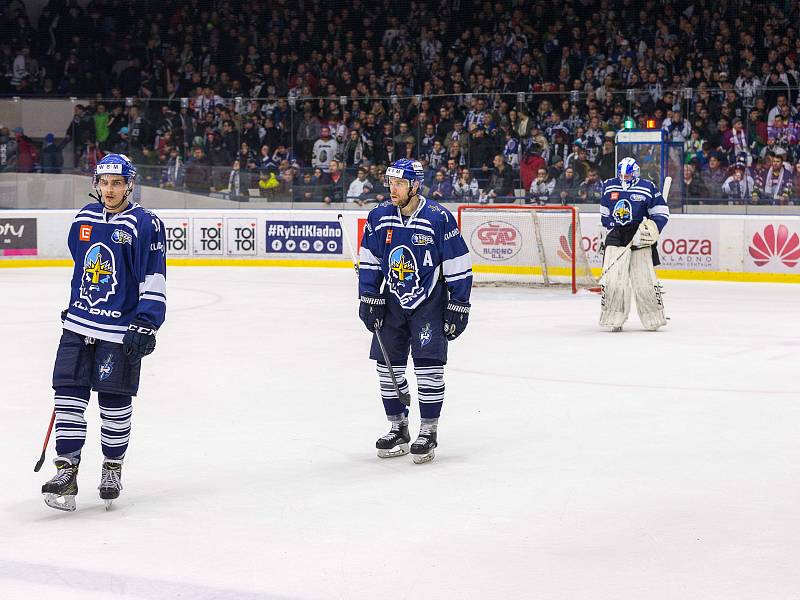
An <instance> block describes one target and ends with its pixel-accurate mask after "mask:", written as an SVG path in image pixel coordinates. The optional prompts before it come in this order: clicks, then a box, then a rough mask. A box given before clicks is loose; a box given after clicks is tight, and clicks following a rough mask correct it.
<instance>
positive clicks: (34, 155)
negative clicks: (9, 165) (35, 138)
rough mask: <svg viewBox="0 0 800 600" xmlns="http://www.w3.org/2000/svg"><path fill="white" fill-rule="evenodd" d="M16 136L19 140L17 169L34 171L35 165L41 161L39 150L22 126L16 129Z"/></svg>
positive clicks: (19, 170)
mask: <svg viewBox="0 0 800 600" xmlns="http://www.w3.org/2000/svg"><path fill="white" fill-rule="evenodd" d="M14 136H15V137H16V140H17V171H18V172H20V173H32V172H33V167H34V165H36V164H37V163H38V162H39V151H38V150H37V149H36V146H35V145H34V143H33V142H32V141H31V138H29V137H28V136H27V135H25V131H23V129H22V127H16V128H15V129H14Z"/></svg>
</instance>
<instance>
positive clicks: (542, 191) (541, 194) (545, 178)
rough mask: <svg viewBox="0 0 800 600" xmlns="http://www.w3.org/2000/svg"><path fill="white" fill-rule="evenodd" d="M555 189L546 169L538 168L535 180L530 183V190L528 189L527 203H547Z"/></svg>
mask: <svg viewBox="0 0 800 600" xmlns="http://www.w3.org/2000/svg"><path fill="white" fill-rule="evenodd" d="M555 187H556V182H555V179H551V178H550V175H549V174H548V172H547V168H546V167H544V166H542V167H539V170H538V171H537V172H536V179H534V180H533V182H531V185H530V188H529V189H528V203H530V204H547V203H549V202H550V199H551V197H552V195H553V190H554V189H555Z"/></svg>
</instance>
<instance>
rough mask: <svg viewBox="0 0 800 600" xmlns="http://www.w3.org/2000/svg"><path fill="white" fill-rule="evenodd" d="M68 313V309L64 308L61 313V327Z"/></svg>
mask: <svg viewBox="0 0 800 600" xmlns="http://www.w3.org/2000/svg"><path fill="white" fill-rule="evenodd" d="M68 312H69V309H68V308H65V309H64V310H62V311H61V323H62V325H63V323H64V321H66V320H67V313H68Z"/></svg>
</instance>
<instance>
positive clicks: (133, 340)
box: [122, 319, 156, 363]
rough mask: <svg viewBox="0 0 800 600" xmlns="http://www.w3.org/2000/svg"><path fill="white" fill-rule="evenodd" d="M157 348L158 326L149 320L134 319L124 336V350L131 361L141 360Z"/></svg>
mask: <svg viewBox="0 0 800 600" xmlns="http://www.w3.org/2000/svg"><path fill="white" fill-rule="evenodd" d="M155 349H156V328H155V327H153V326H152V325H150V323H148V322H147V321H142V320H141V319H134V320H133V322H132V323H131V324H130V325H128V331H126V332H125V337H123V338H122V351H123V352H124V353H125V356H127V357H128V358H129V359H130V361H131V362H134V363H135V362H139V361H140V360H142V357H143V356H147V355H148V354H150V353H151V352H152V351H153V350H155Z"/></svg>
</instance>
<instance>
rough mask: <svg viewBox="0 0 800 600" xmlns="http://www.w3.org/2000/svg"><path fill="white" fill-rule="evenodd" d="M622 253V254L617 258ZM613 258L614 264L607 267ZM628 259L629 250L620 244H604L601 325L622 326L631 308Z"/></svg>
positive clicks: (629, 256)
mask: <svg viewBox="0 0 800 600" xmlns="http://www.w3.org/2000/svg"><path fill="white" fill-rule="evenodd" d="M623 253H624V255H623V256H622V257H621V258H619V260H617V257H618V256H620V254H623ZM615 260H616V261H617V262H616V264H615V265H614V266H612V267H611V269H608V266H609V265H610V264H611V263H613V262H614V261H615ZM630 261H631V252H630V250H628V249H626V248H624V247H622V246H606V250H605V255H604V256H603V270H604V272H605V275H604V279H603V281H604V283H603V285H601V286H600V326H601V327H610V328H611V329H616V328H618V327H622V325H623V324H624V323H625V321H627V320H628V313H629V312H630V310H631V289H630V285H629V271H630ZM606 269H608V270H606Z"/></svg>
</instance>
